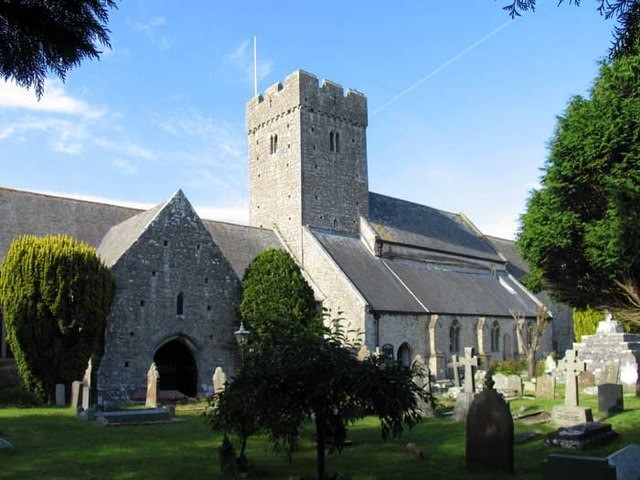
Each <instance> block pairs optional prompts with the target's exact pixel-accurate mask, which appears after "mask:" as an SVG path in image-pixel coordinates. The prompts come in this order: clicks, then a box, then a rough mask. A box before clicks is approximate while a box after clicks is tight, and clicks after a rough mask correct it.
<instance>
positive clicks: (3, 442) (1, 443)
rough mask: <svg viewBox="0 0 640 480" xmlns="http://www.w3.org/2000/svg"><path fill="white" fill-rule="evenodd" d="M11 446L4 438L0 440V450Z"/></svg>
mask: <svg viewBox="0 0 640 480" xmlns="http://www.w3.org/2000/svg"><path fill="white" fill-rule="evenodd" d="M11 447H13V445H12V444H11V442H10V441H9V440H5V439H4V438H0V449H1V448H11Z"/></svg>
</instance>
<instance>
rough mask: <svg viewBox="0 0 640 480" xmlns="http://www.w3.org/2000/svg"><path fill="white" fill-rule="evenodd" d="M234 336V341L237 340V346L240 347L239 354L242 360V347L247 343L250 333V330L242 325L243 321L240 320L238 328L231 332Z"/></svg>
mask: <svg viewBox="0 0 640 480" xmlns="http://www.w3.org/2000/svg"><path fill="white" fill-rule="evenodd" d="M233 334H234V335H235V337H236V342H238V346H239V347H240V356H241V357H242V360H243V361H244V347H245V346H246V345H247V342H248V341H249V335H251V330H249V329H247V328H245V327H244V323H243V322H240V328H238V330H236V331H235V332H233Z"/></svg>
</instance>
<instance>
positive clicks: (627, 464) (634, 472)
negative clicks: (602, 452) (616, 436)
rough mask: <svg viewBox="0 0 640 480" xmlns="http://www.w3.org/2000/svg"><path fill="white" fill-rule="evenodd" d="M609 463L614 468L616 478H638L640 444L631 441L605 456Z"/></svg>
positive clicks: (628, 479)
mask: <svg viewBox="0 0 640 480" xmlns="http://www.w3.org/2000/svg"><path fill="white" fill-rule="evenodd" d="M607 460H608V461H609V464H610V465H612V466H614V467H615V468H616V473H617V480H638V478H640V445H638V444H636V443H632V444H630V445H627V446H626V447H624V448H622V449H620V450H618V451H617V452H614V453H612V454H611V455H609V456H608V457H607Z"/></svg>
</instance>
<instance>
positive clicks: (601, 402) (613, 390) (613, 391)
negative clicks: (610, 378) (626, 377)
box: [598, 383, 624, 415]
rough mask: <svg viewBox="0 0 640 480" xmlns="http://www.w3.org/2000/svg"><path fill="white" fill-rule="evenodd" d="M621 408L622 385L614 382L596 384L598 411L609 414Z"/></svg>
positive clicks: (622, 401) (622, 407) (622, 400)
mask: <svg viewBox="0 0 640 480" xmlns="http://www.w3.org/2000/svg"><path fill="white" fill-rule="evenodd" d="M623 410H624V399H623V396H622V385H619V384H614V383H605V384H603V385H598V411H599V412H602V413H606V414H607V415H611V414H612V413H617V412H622V411H623Z"/></svg>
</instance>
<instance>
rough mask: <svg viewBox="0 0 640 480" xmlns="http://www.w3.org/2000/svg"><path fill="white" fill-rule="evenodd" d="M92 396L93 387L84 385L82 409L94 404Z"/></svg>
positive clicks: (87, 408)
mask: <svg viewBox="0 0 640 480" xmlns="http://www.w3.org/2000/svg"><path fill="white" fill-rule="evenodd" d="M91 397H92V395H91V387H89V386H88V385H82V410H89V408H90V407H91V405H93V398H91Z"/></svg>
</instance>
